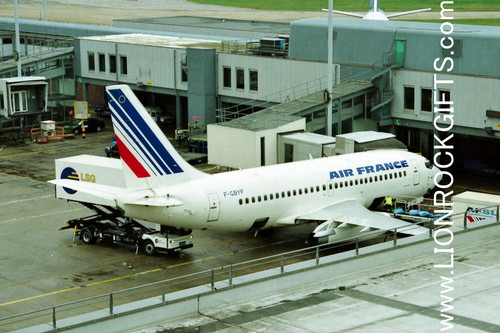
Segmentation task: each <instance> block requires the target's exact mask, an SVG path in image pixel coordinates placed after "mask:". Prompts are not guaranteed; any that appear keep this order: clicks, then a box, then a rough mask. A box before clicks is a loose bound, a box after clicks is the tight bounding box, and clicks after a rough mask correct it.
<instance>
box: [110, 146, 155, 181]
mask: <svg viewBox="0 0 500 333" xmlns="http://www.w3.org/2000/svg"><path fill="white" fill-rule="evenodd" d="M116 143H117V144H118V151H119V152H120V157H121V159H122V160H123V161H124V162H125V164H127V166H128V167H129V168H130V170H132V172H133V173H134V174H135V176H136V177H137V178H146V177H151V175H150V174H149V173H148V171H147V170H146V169H145V168H144V167H143V166H142V164H141V162H139V161H138V160H137V158H135V156H134V155H133V154H132V153H131V152H130V150H129V149H128V148H127V146H125V145H124V144H123V142H122V141H121V140H120V138H118V136H117V137H116Z"/></svg>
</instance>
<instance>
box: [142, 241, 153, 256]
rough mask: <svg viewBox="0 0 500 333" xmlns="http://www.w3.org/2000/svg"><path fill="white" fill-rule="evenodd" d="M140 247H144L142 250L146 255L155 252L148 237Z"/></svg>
mask: <svg viewBox="0 0 500 333" xmlns="http://www.w3.org/2000/svg"><path fill="white" fill-rule="evenodd" d="M142 248H143V249H144V252H146V254H147V255H148V256H152V255H154V254H155V253H156V247H155V244H154V243H153V241H151V240H150V239H148V240H147V241H145V242H144V245H143V246H142Z"/></svg>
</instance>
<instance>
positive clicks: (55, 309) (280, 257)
mask: <svg viewBox="0 0 500 333" xmlns="http://www.w3.org/2000/svg"><path fill="white" fill-rule="evenodd" d="M491 208H493V209H494V208H496V221H494V223H500V219H499V218H500V217H499V212H500V204H498V205H492V206H488V207H481V208H479V210H485V209H491ZM469 212H470V210H469V211H465V212H460V213H455V214H450V215H449V216H448V219H449V220H450V221H453V220H454V218H456V217H462V216H463V219H464V226H463V229H464V230H469V229H470V228H469V227H468V226H467V216H468V214H469ZM493 216H494V215H493ZM436 219H438V217H435V218H429V219H428V220H427V221H424V222H420V223H415V225H416V226H417V225H425V226H428V227H429V238H431V237H433V231H434V230H436V229H438V228H436V226H435V225H434V221H435V220H436ZM390 232H392V233H393V234H394V235H396V234H397V229H393V230H390V231H389V233H390ZM378 235H380V231H372V232H369V233H366V234H364V235H363V236H355V237H351V238H348V239H344V240H341V241H338V242H334V243H328V244H322V245H316V246H311V247H307V248H303V249H298V250H293V251H288V252H284V253H280V254H275V255H271V256H267V257H264V258H259V259H253V260H249V261H245V262H241V263H236V264H231V265H227V266H222V267H218V268H211V269H207V270H204V271H201V272H196V273H191V274H188V275H183V276H178V277H173V278H170V279H166V280H162V281H158V282H153V283H149V284H145V285H142V286H136V287H132V288H127V289H122V290H118V291H115V292H110V293H106V294H102V295H97V296H92V297H88V298H85V299H80V300H76V301H72V302H67V303H63V304H59V305H55V306H49V307H45V308H41V309H37V310H33V311H29V312H26V313H21V314H16V315H12V316H8V317H4V318H0V327H2V326H6V325H9V324H12V323H7V321H9V320H12V319H16V318H23V320H29V319H30V318H28V316H30V315H34V314H39V316H37V317H40V316H43V314H42V313H43V312H49V311H50V314H51V315H52V326H53V328H54V329H56V328H58V327H57V320H56V318H57V317H56V314H57V313H61V312H64V311H65V310H66V309H65V308H67V307H69V306H72V305H75V304H81V306H80V308H81V307H83V306H85V305H87V304H84V303H86V302H89V301H95V300H100V301H101V300H102V301H104V300H106V299H109V307H108V310H109V316H112V315H113V311H114V306H115V300H114V298H113V297H114V296H117V295H125V294H127V293H132V292H136V291H138V290H144V292H146V291H147V289H149V288H151V287H161V288H158V289H154V290H157V291H156V292H157V293H158V294H161V299H162V302H161V303H160V304H162V305H165V304H167V302H166V295H167V294H166V293H165V287H167V286H169V287H170V286H172V285H173V284H177V283H179V282H180V281H181V280H186V279H188V280H189V281H192V280H194V279H192V278H195V279H203V282H202V283H201V284H200V285H199V286H203V285H210V287H209V288H210V290H212V291H213V290H214V289H215V283H216V282H217V281H215V275H216V274H221V273H224V274H227V281H228V282H229V286H233V285H234V283H233V281H234V272H235V270H240V269H244V268H250V267H255V266H258V265H266V266H267V265H269V264H273V263H276V262H278V261H279V266H278V267H279V268H280V274H283V273H284V272H285V267H286V266H287V265H286V264H285V260H289V259H295V258H298V257H300V256H304V255H311V254H314V253H315V259H316V265H319V264H320V258H321V256H320V251H326V250H329V251H331V250H332V249H335V248H338V247H341V246H342V247H345V246H349V245H350V246H353V245H354V246H355V255H354V258H357V257H359V250H360V243H361V242H363V241H365V240H367V239H371V238H373V237H374V236H378ZM410 239H411V238H410ZM399 240H400V239H399V238H398V237H394V239H393V242H394V245H393V247H397V246H398V241H399ZM327 255H329V253H328V254H326V255H325V256H327ZM310 259H311V258H308V259H307V260H310ZM273 267H274V268H278V267H276V266H273ZM265 269H268V268H267V267H266V268H265ZM207 276H208V279H207ZM205 279H207V280H205ZM219 281H220V280H219ZM222 281H226V279H225V278H224V279H223V280H222ZM160 291H161V292H160ZM158 294H157V295H158ZM104 309H105V308H103V310H104ZM73 310H74V308H73ZM47 322H48V320H45V323H47Z"/></svg>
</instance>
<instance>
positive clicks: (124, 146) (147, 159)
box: [106, 85, 206, 187]
mask: <svg viewBox="0 0 500 333" xmlns="http://www.w3.org/2000/svg"><path fill="white" fill-rule="evenodd" d="M106 95H107V97H108V103H109V108H110V110H111V116H112V121H113V127H114V129H115V134H116V141H117V143H118V150H119V152H120V157H121V159H122V161H123V162H124V164H125V165H126V169H127V168H128V169H129V170H130V171H131V174H133V176H135V177H132V178H135V179H133V180H132V179H129V181H132V182H134V183H135V184H138V183H139V184H140V183H146V186H148V187H151V186H153V183H151V181H154V185H157V183H158V182H160V183H162V184H176V183H181V182H185V181H188V180H192V179H196V178H200V177H204V176H206V174H204V173H202V172H201V171H199V170H197V169H195V168H194V167H193V166H191V165H190V164H189V163H187V162H186V161H185V160H184V159H183V158H182V157H181V156H180V155H179V153H178V152H177V151H176V150H175V148H174V147H173V146H172V144H171V143H170V142H169V141H168V139H167V138H166V137H165V135H164V134H163V132H162V131H161V130H160V128H159V127H158V125H157V124H156V123H155V122H154V121H153V119H152V118H151V116H150V115H149V113H148V112H147V111H146V109H145V108H144V106H143V105H142V104H141V102H140V101H139V99H138V98H137V97H136V96H135V94H134V92H133V91H132V89H130V87H129V86H127V85H116V86H108V87H106ZM127 178H130V177H127Z"/></svg>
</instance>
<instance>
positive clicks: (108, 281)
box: [0, 240, 291, 307]
mask: <svg viewBox="0 0 500 333" xmlns="http://www.w3.org/2000/svg"><path fill="white" fill-rule="evenodd" d="M288 242H291V240H282V241H279V242H274V243H269V244H265V245H260V246H255V247H251V248H248V249H243V250H237V251H232V252H226V253H223V254H219V255H215V256H211V257H206V258H202V259H196V260H192V261H188V262H184V263H181V264H176V265H170V266H167V267H164V268H156V269H152V270H149V271H144V272H140V273H135V274H130V275H125V276H119V277H116V278H112V279H108V280H104V281H98V282H92V283H89V284H86V285H83V286H77V287H73V288H67V289H63V290H58V291H53V292H50V293H47V294H42V295H36V296H32V297H27V298H23V299H18V300H15V301H10V302H6V303H0V307H2V306H6V305H11V304H17V303H22V302H26V301H30V300H33V299H37V298H42V297H46V296H51V295H56V294H61V293H65V292H69V291H73V290H78V289H83V288H87V287H93V286H97V285H101V284H106V283H110V282H114V281H119V280H124V279H128V278H131V277H135V276H139V275H147V274H150V273H155V272H160V271H162V270H167V269H172V268H176V267H180V266H186V265H191V264H196V263H198V262H202V261H207V260H212V259H217V258H222V257H227V256H230V255H232V254H238V253H244V252H248V251H253V250H258V249H263V248H266V247H270V246H274V245H281V244H285V243H288Z"/></svg>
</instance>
